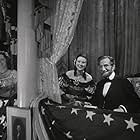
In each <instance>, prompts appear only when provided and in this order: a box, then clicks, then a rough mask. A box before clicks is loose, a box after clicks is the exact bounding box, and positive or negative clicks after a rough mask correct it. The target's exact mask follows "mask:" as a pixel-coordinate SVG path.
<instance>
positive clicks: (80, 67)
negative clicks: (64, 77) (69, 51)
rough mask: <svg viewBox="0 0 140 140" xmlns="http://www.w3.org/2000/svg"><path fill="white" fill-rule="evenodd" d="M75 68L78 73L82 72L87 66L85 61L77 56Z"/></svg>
mask: <svg viewBox="0 0 140 140" xmlns="http://www.w3.org/2000/svg"><path fill="white" fill-rule="evenodd" d="M75 66H76V68H77V70H79V71H82V70H84V69H85V68H86V66H87V59H86V58H84V57H82V56H79V57H78V58H77V59H76V62H75Z"/></svg>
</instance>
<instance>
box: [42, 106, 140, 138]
mask: <svg viewBox="0 0 140 140" xmlns="http://www.w3.org/2000/svg"><path fill="white" fill-rule="evenodd" d="M49 108H50V112H48V113H50V114H48V113H47V109H49ZM40 109H41V110H40V111H41V113H42V116H43V117H44V120H45V119H46V117H48V118H49V119H50V121H49V124H50V125H48V126H49V128H48V129H49V131H50V132H51V133H53V131H59V132H60V133H62V134H63V135H65V137H67V138H68V139H75V138H80V139H81V140H88V139H90V138H92V137H94V135H92V132H93V131H96V130H97V132H98V131H99V132H100V130H103V131H104V132H103V133H104V136H105V137H108V134H109V131H110V134H111V135H112V134H114V133H116V131H119V132H120V137H121V135H122V136H124V134H126V135H125V137H127V138H128V137H129V136H130V137H131V136H132V137H133V135H134V134H136V136H137V135H138V136H139V134H138V133H137V132H138V131H139V130H140V127H139V126H137V125H139V124H140V120H138V119H137V121H136V120H135V116H133V115H131V116H130V114H129V113H128V114H122V115H121V114H120V113H119V114H117V113H116V112H115V113H114V112H112V111H106V110H103V111H100V110H98V109H97V110H96V109H95V108H94V109H91V108H90V109H89V108H82V107H79V106H78V107H77V106H72V105H71V106H69V105H68V106H67V105H63V104H62V105H60V104H59V105H58V104H57V105H56V106H55V105H53V106H50V105H48V107H47V108H46V104H44V106H41V108H40ZM61 109H62V110H61ZM44 113H45V115H46V116H45V115H44ZM65 118H66V119H65ZM136 126H137V127H136ZM84 127H85V128H84ZM54 128H55V129H54ZM79 128H80V129H81V130H82V131H81V130H79ZM106 128H107V129H106ZM77 129H78V131H75V130H77ZM88 129H89V130H90V131H91V132H90V134H89V130H88ZM128 130H130V131H128ZM83 131H84V133H81V132H83ZM86 131H88V132H87V133H86ZM121 131H122V132H121ZM131 131H132V132H133V133H132V132H131ZM128 132H130V133H128ZM127 134H128V135H127ZM97 136H99V137H100V134H99V133H97ZM138 138H139V137H138ZM138 140H139V139H138Z"/></svg>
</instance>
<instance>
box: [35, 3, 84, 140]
mask: <svg viewBox="0 0 140 140" xmlns="http://www.w3.org/2000/svg"><path fill="white" fill-rule="evenodd" d="M82 3H83V0H57V5H56V11H55V16H54V19H55V20H54V27H53V42H52V44H53V45H52V51H51V52H50V53H51V55H50V57H45V58H41V59H40V82H39V83H40V93H41V94H40V95H39V97H38V98H37V99H36V100H35V101H34V103H33V106H34V108H35V109H34V121H33V123H34V124H33V125H34V138H35V137H36V136H37V135H38V138H39V140H45V139H46V138H47V133H46V132H45V129H44V127H43V124H42V120H41V119H40V115H39V111H38V103H39V101H40V100H41V99H42V98H46V97H48V98H50V99H52V100H53V101H56V102H59V103H61V96H60V93H59V84H58V74H57V69H56V63H57V62H58V60H59V59H60V58H61V57H62V56H63V55H64V54H65V52H66V51H67V49H68V47H69V44H70V43H71V40H72V38H73V35H74V31H75V27H76V24H77V20H78V16H79V13H80V10H81V7H82ZM46 51H47V50H46ZM40 130H41V131H40Z"/></svg>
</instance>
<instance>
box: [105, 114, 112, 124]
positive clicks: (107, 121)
mask: <svg viewBox="0 0 140 140" xmlns="http://www.w3.org/2000/svg"><path fill="white" fill-rule="evenodd" d="M103 116H104V118H105V119H104V121H103V122H104V123H107V124H108V126H110V122H111V121H114V119H113V118H111V117H110V116H111V114H108V115H106V114H103Z"/></svg>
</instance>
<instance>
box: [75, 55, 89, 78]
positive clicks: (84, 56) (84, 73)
mask: <svg viewBox="0 0 140 140" xmlns="http://www.w3.org/2000/svg"><path fill="white" fill-rule="evenodd" d="M79 57H83V58H85V59H86V60H87V63H88V58H87V57H86V55H84V54H79V55H77V56H76V58H75V61H74V76H76V75H77V68H76V65H75V63H76V60H77V59H78V58H79ZM82 76H83V78H84V79H85V80H86V68H85V69H84V72H83V74H82Z"/></svg>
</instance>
